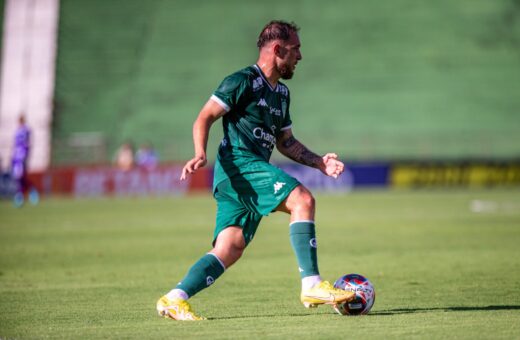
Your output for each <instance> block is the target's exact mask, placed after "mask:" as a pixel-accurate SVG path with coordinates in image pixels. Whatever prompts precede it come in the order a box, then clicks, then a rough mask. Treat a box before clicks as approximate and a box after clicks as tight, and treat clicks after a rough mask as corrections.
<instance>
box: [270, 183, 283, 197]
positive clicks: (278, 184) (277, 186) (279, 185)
mask: <svg viewBox="0 0 520 340" xmlns="http://www.w3.org/2000/svg"><path fill="white" fill-rule="evenodd" d="M284 185H285V183H284V182H276V183H275V184H274V185H273V187H274V193H275V194H276V193H277V192H278V191H280V189H282V188H283V186H284Z"/></svg>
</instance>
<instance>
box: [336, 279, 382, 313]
mask: <svg viewBox="0 0 520 340" xmlns="http://www.w3.org/2000/svg"><path fill="white" fill-rule="evenodd" d="M334 287H336V288H339V289H343V290H348V291H351V292H355V293H356V297H355V298H354V300H352V301H350V302H344V303H341V304H337V305H334V306H333V307H334V310H335V311H336V312H337V313H338V314H341V315H361V314H367V313H368V312H369V311H370V309H371V308H372V306H373V305H374V301H375V300H376V291H375V290H374V286H372V283H370V281H369V280H368V279H367V278H366V277H364V276H363V275H359V274H348V275H343V276H342V277H340V278H339V279H337V280H336V282H335V283H334Z"/></svg>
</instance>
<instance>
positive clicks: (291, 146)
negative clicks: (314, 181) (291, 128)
mask: <svg viewBox="0 0 520 340" xmlns="http://www.w3.org/2000/svg"><path fill="white" fill-rule="evenodd" d="M278 150H279V151H280V152H281V153H282V154H284V155H285V156H287V157H289V158H290V159H292V160H294V161H296V162H298V163H301V164H304V165H308V166H310V167H313V168H317V167H318V166H319V165H320V164H321V163H322V162H323V160H322V158H321V157H320V156H319V155H317V154H315V153H314V152H312V151H310V150H309V149H307V147H306V146H305V145H303V144H302V143H300V142H299V141H298V140H297V139H296V138H294V137H293V136H289V137H288V138H286V139H284V140H282V141H281V143H280V144H279V146H278Z"/></svg>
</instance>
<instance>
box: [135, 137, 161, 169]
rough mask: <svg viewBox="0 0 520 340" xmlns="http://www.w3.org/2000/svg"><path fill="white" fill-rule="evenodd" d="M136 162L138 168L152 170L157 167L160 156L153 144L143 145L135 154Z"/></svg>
mask: <svg viewBox="0 0 520 340" xmlns="http://www.w3.org/2000/svg"><path fill="white" fill-rule="evenodd" d="M135 162H136V164H137V166H138V167H140V168H143V169H146V170H151V169H155V167H157V164H158V163H159V156H158V155H157V152H155V150H154V148H153V146H152V144H151V143H144V144H142V145H141V146H140V147H139V149H138V150H137V152H136V153H135Z"/></svg>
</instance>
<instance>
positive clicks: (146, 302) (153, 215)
mask: <svg viewBox="0 0 520 340" xmlns="http://www.w3.org/2000/svg"><path fill="white" fill-rule="evenodd" d="M317 204H318V218H317V221H318V223H317V231H318V244H319V245H318V249H319V255H320V267H321V272H322V275H323V276H324V277H325V278H327V279H329V280H334V279H335V278H337V277H339V276H340V275H342V274H346V273H349V272H357V273H360V274H363V275H365V276H367V277H368V278H369V279H370V280H371V281H372V282H373V284H374V285H375V288H376V292H377V298H376V303H375V305H374V308H373V309H372V312H371V314H369V315H367V316H362V317H344V316H339V315H336V314H333V311H332V309H331V308H330V307H329V306H322V307H320V308H318V309H317V310H306V309H304V308H303V307H302V306H301V305H300V303H299V301H298V295H299V285H300V283H299V276H298V269H297V266H296V261H295V258H294V256H293V254H292V250H291V248H290V244H289V238H288V226H287V224H288V219H287V216H285V215H282V214H274V215H273V216H270V217H269V218H267V219H265V221H264V222H263V224H262V225H261V227H260V230H259V232H258V234H257V237H256V238H255V240H254V241H253V242H252V243H251V246H250V248H249V249H248V250H247V251H246V253H245V255H244V257H243V258H242V260H241V261H239V262H238V263H237V265H236V266H234V267H232V268H231V269H230V270H228V272H227V273H226V274H225V275H224V276H223V277H222V278H221V279H219V280H218V281H217V282H216V283H215V285H214V286H212V287H211V288H210V289H208V290H205V291H203V292H202V293H200V295H197V296H196V297H195V298H194V299H193V300H192V304H193V306H194V308H195V310H196V311H197V312H199V313H200V314H202V315H204V316H206V317H208V318H209V320H208V321H204V322H198V323H176V322H173V321H169V320H165V319H161V318H159V317H157V316H156V313H155V302H156V300H157V299H158V298H159V297H160V296H161V295H162V294H164V293H165V292H166V291H167V290H168V289H169V288H170V287H172V286H173V285H175V284H176V283H177V280H179V279H180V278H181V277H182V275H183V274H184V273H185V271H186V269H187V268H188V267H189V266H190V265H191V264H192V263H193V262H194V261H195V260H196V259H198V258H199V256H200V255H202V254H203V252H205V251H207V250H208V246H209V243H210V241H211V234H212V228H213V214H214V210H215V209H214V205H213V201H212V199H211V198H210V197H209V196H195V197H188V198H161V199H103V200H65V199H51V200H44V201H43V202H42V203H41V204H40V205H39V206H37V207H31V206H26V207H24V208H23V209H19V210H16V209H14V208H12V206H11V205H10V203H8V202H5V201H4V202H0V338H2V339H4V338H5V339H34V338H52V339H61V338H63V339H71V338H85V339H95V338H103V339H108V338H114V339H121V338H125V339H128V338H135V339H143V338H150V339H158V338H166V339H172V338H205V339H224V338H252V337H254V338H258V339H264V338H273V339H284V338H304V339H305V338H309V339H310V338H314V339H317V338H319V339H324V338H325V339H326V338H338V337H346V338H354V337H363V338H401V337H406V338H410V337H415V338H453V339H454V338H504V339H511V338H518V337H519V336H520V194H519V193H518V191H513V190H496V191H456V190H453V191H422V192H396V191H384V192H380V191H376V192H362V193H354V194H351V195H345V196H342V195H335V196H326V195H317ZM473 210H475V211H477V212H475V211H473Z"/></svg>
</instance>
